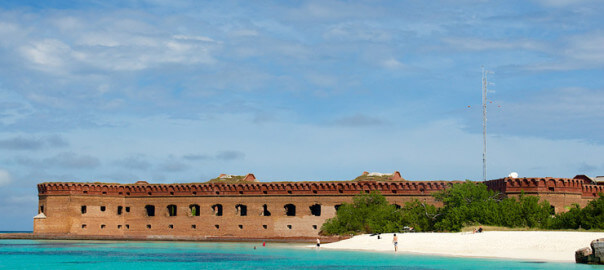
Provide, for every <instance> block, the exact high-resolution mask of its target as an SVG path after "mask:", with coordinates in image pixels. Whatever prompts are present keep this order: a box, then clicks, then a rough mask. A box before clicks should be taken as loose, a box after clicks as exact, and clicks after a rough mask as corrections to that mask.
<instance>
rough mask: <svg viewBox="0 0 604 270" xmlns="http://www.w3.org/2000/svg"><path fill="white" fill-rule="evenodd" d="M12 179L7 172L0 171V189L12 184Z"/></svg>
mask: <svg viewBox="0 0 604 270" xmlns="http://www.w3.org/2000/svg"><path fill="white" fill-rule="evenodd" d="M12 181H13V180H12V177H11V175H10V174H9V173H8V171H7V170H4V169H0V187H1V186H6V185H8V184H10V183H11V182H12Z"/></svg>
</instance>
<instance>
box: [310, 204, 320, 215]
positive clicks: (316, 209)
mask: <svg viewBox="0 0 604 270" xmlns="http://www.w3.org/2000/svg"><path fill="white" fill-rule="evenodd" d="M309 208H310V214H311V215H313V216H317V217H318V216H321V205H320V204H313V205H311V206H310V207H309Z"/></svg>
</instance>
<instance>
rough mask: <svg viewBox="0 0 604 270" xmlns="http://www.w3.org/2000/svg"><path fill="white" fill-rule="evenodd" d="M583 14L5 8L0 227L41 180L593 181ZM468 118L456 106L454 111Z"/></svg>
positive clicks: (593, 33) (600, 147) (17, 218)
mask: <svg viewBox="0 0 604 270" xmlns="http://www.w3.org/2000/svg"><path fill="white" fill-rule="evenodd" d="M601 14H604V5H601V4H600V3H598V1H587V0H586V1H571V0H553V1H546V0H534V1H323V0H321V1H212V2H206V1H163V0H148V1H145V0H137V1H134V0H132V1H2V2H1V3H0V36H2V39H0V63H2V64H1V65H0V153H1V154H0V211H1V212H2V213H3V218H2V219H0V230H31V228H32V217H33V216H34V215H35V214H36V205H37V190H36V186H35V185H36V184H37V183H39V182H44V181H105V182H119V183H132V182H135V181H137V180H146V181H149V182H154V183H173V182H195V181H197V182H199V181H206V180H208V179H211V178H213V177H216V176H217V175H218V174H220V173H230V174H245V173H248V172H251V173H254V174H255V175H256V177H257V178H259V179H260V180H261V181H278V180H287V181H296V180H346V179H352V178H355V177H356V176H358V175H360V174H361V173H362V172H363V171H377V172H393V171H395V170H399V171H401V173H402V175H403V177H405V178H407V179H411V180H458V179H471V180H480V179H481V177H482V163H481V162H482V134H481V110H480V103H481V66H482V65H484V66H485V67H486V68H488V69H489V70H492V71H493V72H494V73H493V74H490V81H492V82H493V83H494V85H493V86H491V89H492V90H491V92H490V93H489V97H490V101H491V102H492V103H489V122H488V125H489V138H488V140H489V150H488V168H489V170H488V178H489V179H494V178H499V177H504V176H506V175H508V174H509V173H510V172H512V171H517V172H518V173H519V174H520V176H527V177H531V176H554V177H573V176H574V175H576V174H587V175H592V176H595V175H604V155H603V154H602V153H604V125H603V124H604V123H603V119H604V46H603V45H602V44H604V20H603V19H602V16H601ZM468 106H469V107H468Z"/></svg>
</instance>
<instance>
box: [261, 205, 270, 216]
mask: <svg viewBox="0 0 604 270" xmlns="http://www.w3.org/2000/svg"><path fill="white" fill-rule="evenodd" d="M260 215H261V216H264V217H270V216H271V212H270V211H268V206H267V205H266V204H265V205H263V206H262V213H260Z"/></svg>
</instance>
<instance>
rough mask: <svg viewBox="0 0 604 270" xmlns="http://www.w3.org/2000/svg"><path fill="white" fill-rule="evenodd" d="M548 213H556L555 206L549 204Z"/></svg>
mask: <svg viewBox="0 0 604 270" xmlns="http://www.w3.org/2000/svg"><path fill="white" fill-rule="evenodd" d="M549 213H550V215H555V214H556V207H555V206H553V205H551V206H550V208H549Z"/></svg>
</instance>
